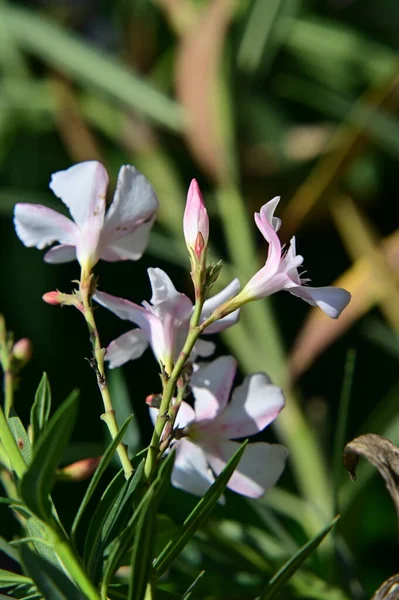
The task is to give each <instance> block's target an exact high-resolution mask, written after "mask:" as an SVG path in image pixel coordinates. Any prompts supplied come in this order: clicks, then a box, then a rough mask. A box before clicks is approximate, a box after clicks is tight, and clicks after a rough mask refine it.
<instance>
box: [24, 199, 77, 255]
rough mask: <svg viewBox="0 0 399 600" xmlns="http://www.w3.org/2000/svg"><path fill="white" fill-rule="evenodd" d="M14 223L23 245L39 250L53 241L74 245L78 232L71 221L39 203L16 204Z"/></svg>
mask: <svg viewBox="0 0 399 600" xmlns="http://www.w3.org/2000/svg"><path fill="white" fill-rule="evenodd" d="M14 223H15V230H16V232H17V235H18V237H19V239H20V240H21V241H22V242H23V243H24V244H25V246H28V247H32V246H36V248H39V250H43V248H45V247H46V246H49V245H50V244H52V243H53V242H63V243H65V244H73V245H75V244H76V241H77V238H78V233H79V232H78V229H77V227H76V225H75V223H73V221H71V220H70V219H68V218H67V217H64V215H61V214H60V213H58V212H56V211H55V210H53V209H51V208H47V207H46V206H42V205H41V204H16V206H15V210H14Z"/></svg>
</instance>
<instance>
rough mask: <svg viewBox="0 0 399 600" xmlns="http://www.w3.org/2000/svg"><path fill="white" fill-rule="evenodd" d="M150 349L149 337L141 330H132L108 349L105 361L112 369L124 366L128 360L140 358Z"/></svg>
mask: <svg viewBox="0 0 399 600" xmlns="http://www.w3.org/2000/svg"><path fill="white" fill-rule="evenodd" d="M147 347H148V340H147V336H146V334H145V332H144V331H142V330H141V329H132V331H128V332H127V333H124V334H123V335H121V336H119V337H118V338H116V340H114V341H113V342H111V343H110V345H109V346H108V348H107V353H106V355H105V360H107V361H108V362H109V366H110V368H111V369H115V367H120V366H121V365H124V364H125V363H126V362H127V361H128V360H135V359H136V358H140V356H141V355H142V354H143V352H144V351H145V350H146V348H147Z"/></svg>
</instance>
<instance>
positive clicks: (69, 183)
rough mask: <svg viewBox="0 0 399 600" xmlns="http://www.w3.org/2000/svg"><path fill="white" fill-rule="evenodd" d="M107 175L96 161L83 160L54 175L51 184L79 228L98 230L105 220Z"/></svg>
mask: <svg viewBox="0 0 399 600" xmlns="http://www.w3.org/2000/svg"><path fill="white" fill-rule="evenodd" d="M107 185H108V175H107V172H106V170H105V169H104V167H103V165H102V164H101V163H99V162H97V161H94V160H92V161H87V162H82V163H79V164H77V165H74V166H73V167H70V168H69V169H66V170H65V171H58V173H54V174H53V175H52V177H51V183H50V188H51V189H52V191H53V192H54V194H55V195H56V196H57V197H58V198H60V199H61V200H62V201H63V202H64V204H66V205H67V207H68V208H69V211H70V213H71V215H72V217H73V219H74V221H75V223H76V224H77V225H78V226H79V227H80V229H82V230H83V229H84V228H86V227H87V226H88V225H89V226H90V228H91V229H92V230H96V231H99V230H100V229H101V228H102V225H103V222H104V212H105V196H106V192H107Z"/></svg>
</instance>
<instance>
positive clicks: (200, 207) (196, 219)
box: [183, 179, 209, 248]
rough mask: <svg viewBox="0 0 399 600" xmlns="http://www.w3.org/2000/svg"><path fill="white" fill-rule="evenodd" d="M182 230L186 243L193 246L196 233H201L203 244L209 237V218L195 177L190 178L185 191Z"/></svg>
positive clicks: (190, 246)
mask: <svg viewBox="0 0 399 600" xmlns="http://www.w3.org/2000/svg"><path fill="white" fill-rule="evenodd" d="M183 231H184V238H185V241H186V245H187V246H188V247H189V248H194V247H195V243H196V240H197V235H198V233H201V234H202V237H203V240H204V243H205V246H206V244H207V243H208V237H209V218H208V213H207V211H206V208H205V204H204V201H203V198H202V194H201V190H200V188H199V185H198V183H197V181H196V180H195V179H193V180H192V182H191V185H190V187H189V189H188V193H187V202H186V208H185V211H184V218H183Z"/></svg>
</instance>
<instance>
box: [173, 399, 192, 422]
mask: <svg viewBox="0 0 399 600" xmlns="http://www.w3.org/2000/svg"><path fill="white" fill-rule="evenodd" d="M194 420H195V412H194V409H193V408H192V407H191V406H190V405H189V404H187V402H184V400H183V402H182V403H181V405H180V408H179V412H178V413H177V417H176V421H175V426H176V427H179V428H180V429H182V428H183V427H185V426H186V425H188V424H189V423H191V422H192V421H194Z"/></svg>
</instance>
